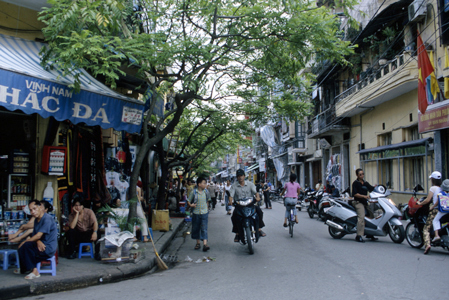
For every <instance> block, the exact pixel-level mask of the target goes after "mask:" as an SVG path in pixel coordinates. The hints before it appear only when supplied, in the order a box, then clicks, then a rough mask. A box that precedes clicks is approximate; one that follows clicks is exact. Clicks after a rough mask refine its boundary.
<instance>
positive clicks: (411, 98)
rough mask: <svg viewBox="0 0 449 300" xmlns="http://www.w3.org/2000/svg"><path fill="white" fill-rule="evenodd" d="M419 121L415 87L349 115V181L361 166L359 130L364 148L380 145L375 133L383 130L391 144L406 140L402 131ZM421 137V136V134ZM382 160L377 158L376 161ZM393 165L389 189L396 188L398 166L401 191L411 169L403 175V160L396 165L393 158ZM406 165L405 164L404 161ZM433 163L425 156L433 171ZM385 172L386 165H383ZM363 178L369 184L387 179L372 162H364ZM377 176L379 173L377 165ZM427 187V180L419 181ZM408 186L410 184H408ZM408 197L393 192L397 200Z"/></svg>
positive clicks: (404, 201) (405, 200) (429, 157)
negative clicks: (351, 115)
mask: <svg viewBox="0 0 449 300" xmlns="http://www.w3.org/2000/svg"><path fill="white" fill-rule="evenodd" d="M410 114H411V115H412V121H410ZM361 115H362V124H361V127H360V116H361ZM417 121H418V90H417V89H416V90H413V91H411V92H409V93H406V94H404V95H401V96H399V97H397V98H395V99H393V100H391V101H388V102H385V103H383V104H380V105H378V106H376V107H375V108H374V109H372V110H369V111H365V112H364V113H362V114H358V115H355V116H353V117H352V118H351V124H352V128H351V139H350V144H349V145H350V149H349V152H350V162H351V166H350V170H351V172H350V182H351V183H352V182H353V181H354V180H355V179H356V175H355V170H356V169H357V168H360V167H361V163H360V155H359V154H357V152H358V151H359V149H358V147H359V144H360V130H362V143H364V144H365V149H369V148H375V147H378V146H380V145H379V141H378V136H379V135H381V134H385V133H389V132H391V133H392V144H397V143H401V142H403V141H404V140H405V138H406V136H405V131H406V129H407V128H408V127H409V126H414V125H417ZM382 123H385V129H383V127H382ZM425 137H433V133H426V134H423V135H422V138H425ZM420 138H421V137H420ZM380 163H381V161H379V164H380ZM392 164H393V165H392V166H393V168H392V169H393V174H392V176H393V186H392V190H393V191H395V190H399V182H398V170H399V168H400V176H401V187H400V191H404V176H405V178H409V177H407V176H410V170H409V168H408V167H407V168H406V170H405V175H404V171H403V163H402V160H401V161H400V163H399V166H398V160H397V159H395V160H393V162H392ZM406 165H407V164H406ZM433 166H434V159H433V156H428V171H429V172H432V171H433ZM425 170H426V168H425V166H424V179H425V180H428V176H429V175H428V174H426V173H425ZM383 172H385V168H383ZM364 173H365V180H366V181H368V182H369V183H370V184H372V185H374V184H386V182H380V181H381V178H378V177H377V176H378V164H377V162H376V161H374V162H366V163H365V167H364ZM426 175H427V176H426ZM379 177H381V172H380V168H379ZM421 185H423V187H424V188H426V182H423V183H421ZM407 188H409V187H407ZM409 199H410V194H398V193H394V194H393V200H394V201H395V202H396V203H406V202H408V200H409Z"/></svg>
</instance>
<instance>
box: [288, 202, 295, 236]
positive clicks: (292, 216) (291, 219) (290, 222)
mask: <svg viewBox="0 0 449 300" xmlns="http://www.w3.org/2000/svg"><path fill="white" fill-rule="evenodd" d="M287 208H288V209H290V215H289V217H288V233H289V234H290V237H291V238H292V237H293V226H294V225H295V223H296V218H295V214H294V211H295V209H296V205H287Z"/></svg>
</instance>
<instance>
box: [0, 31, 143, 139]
mask: <svg viewBox="0 0 449 300" xmlns="http://www.w3.org/2000/svg"><path fill="white" fill-rule="evenodd" d="M42 46H43V44H41V43H37V42H33V41H28V40H24V39H19V38H14V37H9V36H5V35H0V106H3V107H5V108H6V109H8V110H10V111H14V110H21V111H23V112H24V113H26V114H33V113H37V114H39V115H40V116H42V117H43V118H48V117H50V116H52V117H54V118H55V119H56V120H58V121H63V120H70V121H71V122H72V123H74V124H77V123H85V124H86V125H89V126H96V125H99V126H101V127H102V128H104V129H107V128H111V127H112V128H114V129H115V130H120V131H121V130H124V131H126V132H129V133H134V132H140V130H141V127H142V119H143V109H144V103H143V102H140V101H137V100H135V99H131V98H128V97H125V96H123V95H120V94H118V93H116V92H114V91H112V90H110V89H109V88H108V87H106V86H104V85H103V84H102V83H100V82H98V81H97V80H95V79H94V78H93V77H92V76H90V75H89V74H88V73H87V72H86V71H85V70H82V69H80V70H76V71H75V73H78V74H79V75H80V79H81V91H80V92H79V93H74V92H73V90H72V89H71V88H69V86H70V85H71V84H73V77H69V76H62V75H61V72H59V71H58V70H44V69H43V68H42V67H41V66H40V56H39V51H40V49H41V47H42Z"/></svg>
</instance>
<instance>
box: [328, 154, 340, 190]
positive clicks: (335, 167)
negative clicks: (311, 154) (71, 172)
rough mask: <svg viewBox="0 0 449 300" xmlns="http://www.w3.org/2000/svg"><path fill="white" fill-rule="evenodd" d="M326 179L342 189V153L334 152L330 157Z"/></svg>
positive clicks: (338, 188)
mask: <svg viewBox="0 0 449 300" xmlns="http://www.w3.org/2000/svg"><path fill="white" fill-rule="evenodd" d="M326 181H328V182H329V184H331V185H333V186H334V187H335V188H336V189H337V190H339V191H341V190H342V186H341V157H340V154H334V155H332V156H331V157H330V158H329V161H328V163H327V167H326Z"/></svg>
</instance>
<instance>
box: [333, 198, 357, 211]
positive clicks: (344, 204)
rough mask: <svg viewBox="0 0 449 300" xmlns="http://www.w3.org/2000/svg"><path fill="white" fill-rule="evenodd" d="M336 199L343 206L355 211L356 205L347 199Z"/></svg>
mask: <svg viewBox="0 0 449 300" xmlns="http://www.w3.org/2000/svg"><path fill="white" fill-rule="evenodd" d="M334 201H336V202H338V203H339V204H341V206H343V207H346V208H347V209H350V210H353V211H355V207H354V206H352V205H351V204H349V203H347V202H345V201H342V200H334Z"/></svg>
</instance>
